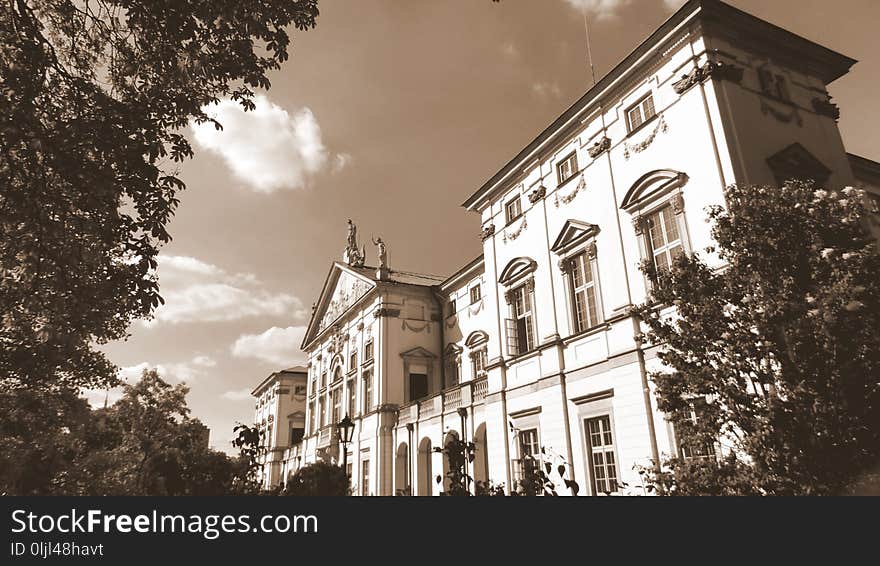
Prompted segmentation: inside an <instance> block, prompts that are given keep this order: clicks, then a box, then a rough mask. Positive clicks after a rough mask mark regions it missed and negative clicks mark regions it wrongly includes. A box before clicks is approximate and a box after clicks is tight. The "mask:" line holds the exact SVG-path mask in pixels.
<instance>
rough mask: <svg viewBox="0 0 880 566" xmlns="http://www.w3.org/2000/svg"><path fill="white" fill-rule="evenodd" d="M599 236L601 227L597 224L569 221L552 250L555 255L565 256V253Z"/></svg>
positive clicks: (560, 232)
mask: <svg viewBox="0 0 880 566" xmlns="http://www.w3.org/2000/svg"><path fill="white" fill-rule="evenodd" d="M597 234H599V227H598V226H597V225H595V224H589V223H587V222H581V221H579V220H567V221H566V222H565V226H563V227H562V230H560V231H559V235H558V236H557V237H556V241H555V242H554V243H553V246H552V247H551V248H550V251H552V252H553V253H555V254H564V253H565V252H567V251H569V250H571V249H573V248H575V247H577V246H579V245H581V244H583V243H584V242H586V241H587V240H589V239H590V238H594V237H596V235H597Z"/></svg>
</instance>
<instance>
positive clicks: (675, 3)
mask: <svg viewBox="0 0 880 566" xmlns="http://www.w3.org/2000/svg"><path fill="white" fill-rule="evenodd" d="M686 1H687V0H663V5H664V6H666V9H667V10H671V11H675V10H678V9H679V8H681V7H682V6H683V5H684V3H685V2H686Z"/></svg>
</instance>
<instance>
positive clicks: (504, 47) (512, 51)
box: [501, 41, 519, 59]
mask: <svg viewBox="0 0 880 566" xmlns="http://www.w3.org/2000/svg"><path fill="white" fill-rule="evenodd" d="M501 53H503V54H504V55H506V56H507V57H510V58H511V59H513V58H516V57H518V56H519V48H517V46H516V44H515V43H514V42H512V41H506V42H504V43H503V44H501Z"/></svg>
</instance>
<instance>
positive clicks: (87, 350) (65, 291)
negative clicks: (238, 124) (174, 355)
mask: <svg viewBox="0 0 880 566" xmlns="http://www.w3.org/2000/svg"><path fill="white" fill-rule="evenodd" d="M317 16H318V8H317V0H265V1H262V2H250V1H242V0H225V1H217V2H204V1H201V0H153V1H150V2H144V1H126V2H122V1H120V0H92V1H90V2H80V1H77V0H11V1H10V2H5V3H4V4H3V7H2V8H0V59H2V61H3V64H2V65H0V92H2V95H0V186H2V187H3V191H2V193H0V313H2V320H0V344H2V347H0V375H3V376H4V377H6V378H7V379H10V380H17V381H19V382H21V383H29V384H35V383H37V382H45V383H52V384H53V385H54V386H59V385H62V384H68V385H71V386H72V387H73V386H76V387H79V386H85V387H104V386H109V385H113V384H115V379H116V378H115V375H114V373H115V371H114V368H113V366H112V364H110V363H109V361H108V360H107V359H106V358H105V356H104V355H103V354H102V353H100V352H99V351H98V350H96V349H95V348H94V344H95V343H96V342H97V343H102V342H106V341H108V340H113V339H118V338H121V337H123V336H124V335H125V332H126V329H127V327H128V325H129V324H130V322H131V321H132V320H133V319H136V318H143V317H148V316H149V315H150V314H151V313H152V311H153V309H154V308H155V307H156V306H157V305H159V303H160V302H161V300H162V299H161V297H160V296H159V292H158V285H157V281H156V277H155V269H156V256H157V254H158V249H159V246H160V245H162V244H163V243H166V242H168V241H169V240H170V239H171V236H170V235H169V233H168V231H167V229H166V228H167V225H168V222H169V221H170V219H171V217H172V215H173V214H174V211H175V209H176V208H177V205H178V202H179V200H178V196H177V194H178V192H179V191H180V190H182V189H183V188H184V183H183V182H182V181H181V180H180V178H179V177H178V176H177V173H176V170H175V169H174V168H175V167H177V165H176V164H178V163H180V162H182V161H183V160H185V159H186V158H188V157H191V156H192V155H193V150H192V148H191V147H190V144H189V143H188V141H187V140H186V138H185V137H184V135H183V134H182V133H181V130H182V129H183V128H185V127H186V126H187V125H188V124H189V123H190V122H191V121H194V122H196V123H204V122H213V123H214V124H215V126H216V127H217V128H220V127H221V125H220V124H219V123H217V122H216V121H215V120H213V119H212V118H211V117H210V116H209V115H208V114H207V113H206V111H205V110H206V106H207V105H210V104H211V103H214V102H217V101H218V100H219V99H220V98H221V97H228V98H231V99H232V100H235V101H238V102H239V103H241V105H242V106H243V107H244V108H245V109H253V108H254V104H253V102H252V97H253V96H254V94H255V92H254V89H257V88H268V87H269V85H270V83H269V79H268V77H267V74H268V73H269V72H270V71H272V70H275V69H278V68H279V67H280V65H281V63H282V62H283V61H285V60H286V59H287V58H288V47H289V44H290V37H289V35H288V32H287V31H286V29H285V28H286V27H288V26H289V25H290V24H293V25H295V26H296V28H297V29H299V30H307V29H309V28H312V27H314V26H315V23H316V18H317Z"/></svg>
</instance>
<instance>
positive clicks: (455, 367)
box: [446, 354, 461, 387]
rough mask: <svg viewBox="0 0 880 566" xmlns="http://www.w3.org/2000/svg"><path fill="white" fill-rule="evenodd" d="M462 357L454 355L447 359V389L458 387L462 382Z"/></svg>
mask: <svg viewBox="0 0 880 566" xmlns="http://www.w3.org/2000/svg"><path fill="white" fill-rule="evenodd" d="M460 374H461V361H460V356H458V355H455V354H452V355H449V356H447V357H446V387H453V386H455V385H458V383H459V381H461V375H460Z"/></svg>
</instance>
